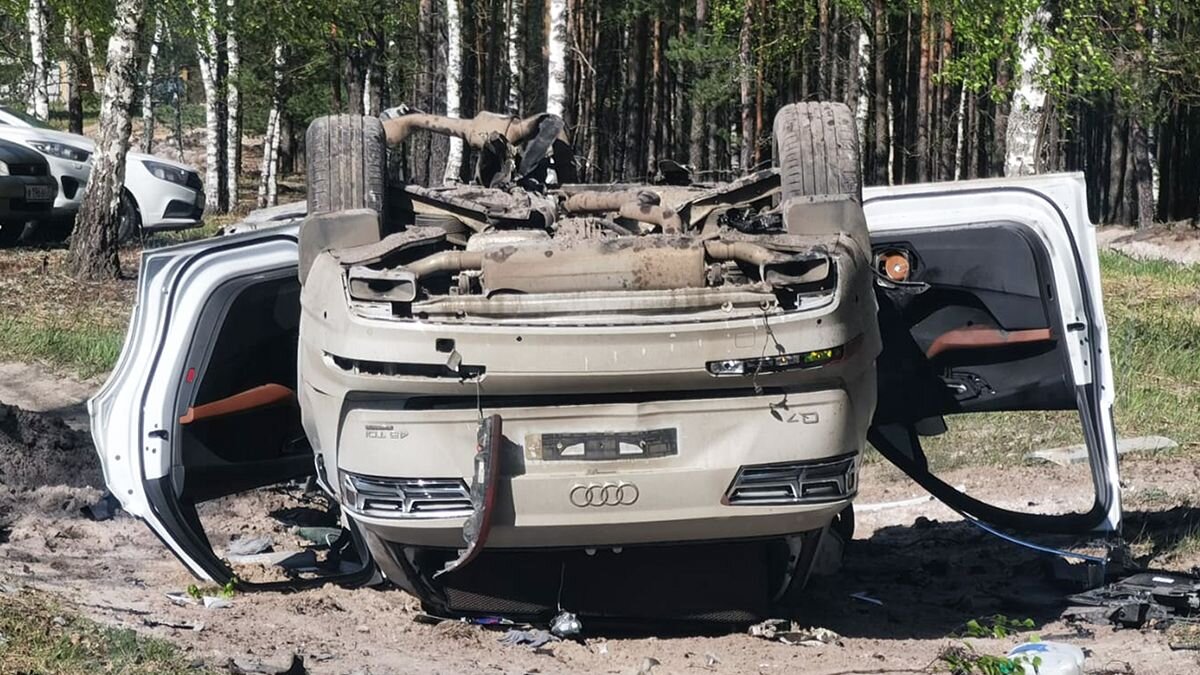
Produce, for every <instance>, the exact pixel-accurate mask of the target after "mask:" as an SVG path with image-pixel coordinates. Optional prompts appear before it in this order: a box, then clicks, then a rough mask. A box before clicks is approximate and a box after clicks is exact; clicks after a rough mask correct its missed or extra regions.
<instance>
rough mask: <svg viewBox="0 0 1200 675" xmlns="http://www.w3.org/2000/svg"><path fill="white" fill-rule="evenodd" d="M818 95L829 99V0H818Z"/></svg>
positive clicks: (823, 98)
mask: <svg viewBox="0 0 1200 675" xmlns="http://www.w3.org/2000/svg"><path fill="white" fill-rule="evenodd" d="M817 97H818V98H820V99H821V100H822V101H825V100H828V99H829V0H817Z"/></svg>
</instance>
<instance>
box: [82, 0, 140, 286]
mask: <svg viewBox="0 0 1200 675" xmlns="http://www.w3.org/2000/svg"><path fill="white" fill-rule="evenodd" d="M144 10H145V0H117V6H116V20H115V22H114V23H115V25H114V26H113V35H112V37H111V38H109V41H108V61H107V71H108V77H107V78H106V80H105V83H104V95H103V97H102V98H101V102H100V128H99V130H98V133H97V137H96V151H95V154H94V155H93V159H92V177H91V179H90V180H88V182H87V187H85V188H84V193H83V204H82V206H81V207H80V209H79V215H78V217H77V218H76V220H75V232H74V235H72V237H71V250H70V253H69V254H68V260H67V263H68V267H69V269H70V271H71V275H72V276H74V277H75V278H76V279H80V280H103V279H115V278H117V277H119V276H120V275H121V262H120V260H119V258H118V257H117V243H118V242H117V215H118V211H119V210H120V206H121V189H122V185H123V184H124V182H125V153H126V152H128V151H129V137H130V134H131V133H132V131H133V120H132V118H131V116H130V106H131V105H132V103H133V84H134V77H135V73H136V71H137V44H138V39H139V36H140V34H141V31H142V18H143V12H144Z"/></svg>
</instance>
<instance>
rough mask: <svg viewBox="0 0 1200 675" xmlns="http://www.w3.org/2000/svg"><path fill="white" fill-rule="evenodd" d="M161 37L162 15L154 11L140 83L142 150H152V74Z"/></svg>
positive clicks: (147, 151) (156, 62) (156, 61)
mask: <svg viewBox="0 0 1200 675" xmlns="http://www.w3.org/2000/svg"><path fill="white" fill-rule="evenodd" d="M162 38H163V17H162V13H161V12H155V13H154V37H153V38H151V40H150V53H149V54H148V55H147V56H146V79H145V80H144V81H143V84H142V152H144V153H146V154H150V153H151V152H153V151H154V76H155V75H156V72H155V71H156V70H157V69H158V50H159V46H160V45H161V43H162Z"/></svg>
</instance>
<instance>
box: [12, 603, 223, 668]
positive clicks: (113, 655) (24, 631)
mask: <svg viewBox="0 0 1200 675" xmlns="http://www.w3.org/2000/svg"><path fill="white" fill-rule="evenodd" d="M188 661H189V659H188V658H187V657H186V656H185V655H184V654H182V653H181V652H180V650H179V648H178V647H176V646H175V645H173V644H171V643H169V642H167V641H165V640H160V639H157V638H150V637H145V636H142V635H138V634H137V633H136V632H135V631H132V630H129V629H123V628H111V627H108V626H103V625H101V624H98V623H96V622H95V621H91V620H89V619H85V618H83V617H80V616H78V615H77V614H75V613H74V612H73V611H71V610H69V609H67V608H64V607H63V606H62V605H61V604H59V603H58V601H57V600H55V599H54V598H52V597H51V596H48V595H46V594H43V593H34V592H22V593H15V594H10V593H3V594H0V675H9V674H12V675H16V674H17V673H61V674H63V675H76V674H78V675H85V674H87V675H90V674H91V673H129V674H130V675H139V674H141V673H146V674H149V673H165V674H168V675H169V674H171V673H203V672H211V671H207V670H201V669H196V668H192V667H190V665H189V663H188Z"/></svg>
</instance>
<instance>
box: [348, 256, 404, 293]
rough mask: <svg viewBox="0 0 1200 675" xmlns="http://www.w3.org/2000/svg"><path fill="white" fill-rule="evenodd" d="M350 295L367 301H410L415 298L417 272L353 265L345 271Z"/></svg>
mask: <svg viewBox="0 0 1200 675" xmlns="http://www.w3.org/2000/svg"><path fill="white" fill-rule="evenodd" d="M346 279H347V281H348V286H349V291H350V297H351V298H353V299H355V300H365V301H367V302H412V301H413V300H415V299H416V298H417V274H416V273H415V272H414V271H413V270H411V269H406V268H403V267H402V268H398V269H372V268H370V267H367V266H366V265H355V266H354V267H351V268H350V270H349V272H347V273H346Z"/></svg>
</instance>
